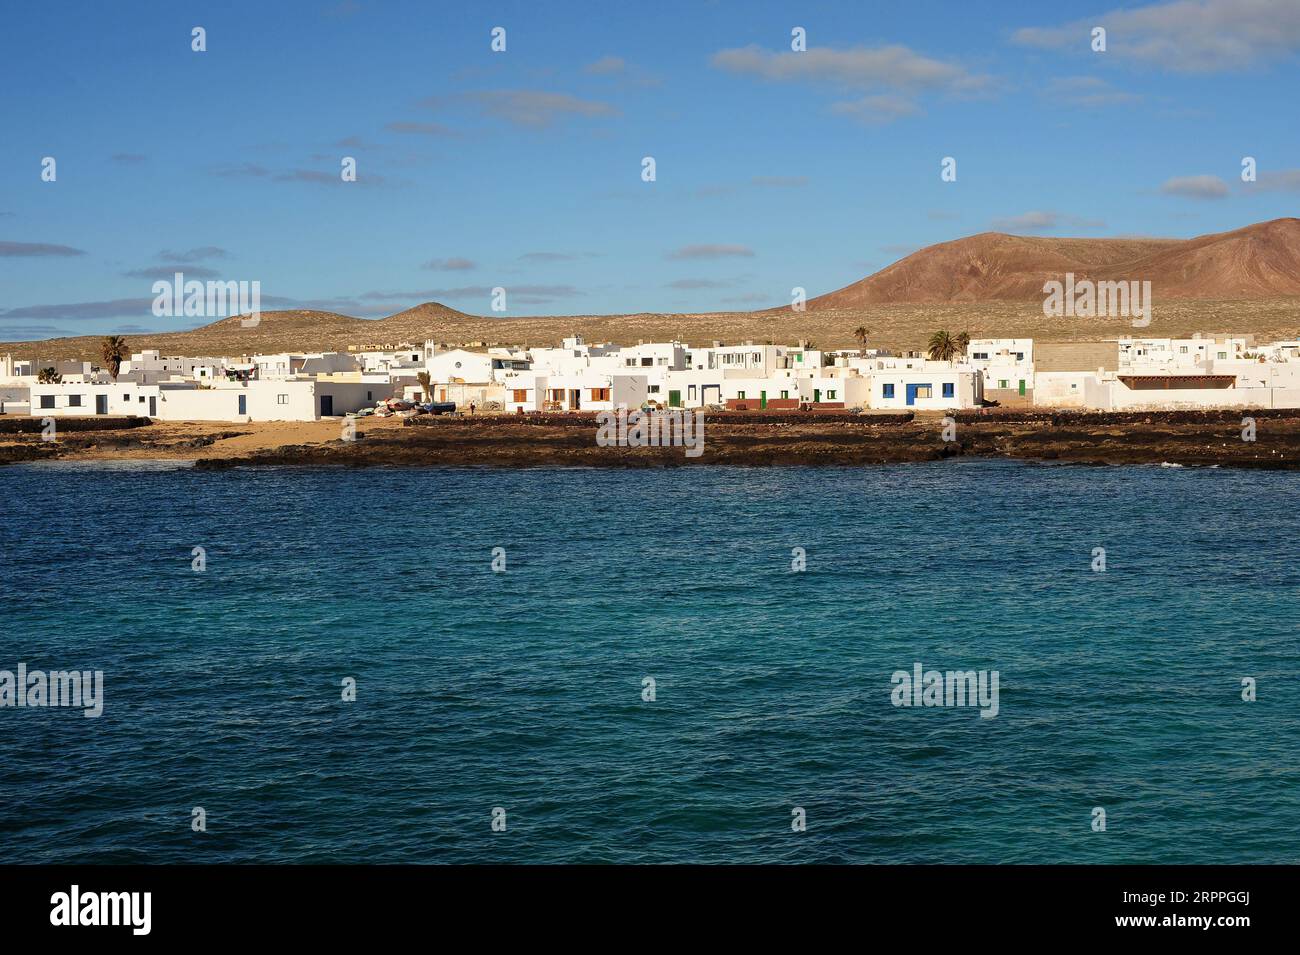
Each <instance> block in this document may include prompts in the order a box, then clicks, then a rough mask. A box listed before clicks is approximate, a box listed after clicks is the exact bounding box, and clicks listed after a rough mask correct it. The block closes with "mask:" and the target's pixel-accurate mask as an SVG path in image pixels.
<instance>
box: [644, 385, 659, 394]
mask: <svg viewBox="0 0 1300 955" xmlns="http://www.w3.org/2000/svg"><path fill="white" fill-rule="evenodd" d="M645 390H646V391H648V392H650V394H652V395H657V394H658V393H659V386H658V385H646V387H645Z"/></svg>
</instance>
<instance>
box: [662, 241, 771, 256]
mask: <svg viewBox="0 0 1300 955" xmlns="http://www.w3.org/2000/svg"><path fill="white" fill-rule="evenodd" d="M753 255H754V250H753V249H751V248H750V247H749V246H746V245H717V244H715V245H684V246H682V247H681V248H680V249H674V250H673V251H672V252H669V253H668V255H667V258H670V259H725V258H728V257H731V256H739V257H744V258H751V257H753Z"/></svg>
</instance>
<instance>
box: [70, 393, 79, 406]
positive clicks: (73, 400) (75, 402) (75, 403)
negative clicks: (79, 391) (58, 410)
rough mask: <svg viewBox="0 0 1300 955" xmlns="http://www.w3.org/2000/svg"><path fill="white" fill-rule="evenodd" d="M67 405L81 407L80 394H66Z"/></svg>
mask: <svg viewBox="0 0 1300 955" xmlns="http://www.w3.org/2000/svg"><path fill="white" fill-rule="evenodd" d="M68 407H69V408H80V407H81V395H68Z"/></svg>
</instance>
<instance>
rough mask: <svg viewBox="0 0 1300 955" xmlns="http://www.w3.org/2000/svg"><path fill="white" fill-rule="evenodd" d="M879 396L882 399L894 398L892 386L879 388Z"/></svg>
mask: <svg viewBox="0 0 1300 955" xmlns="http://www.w3.org/2000/svg"><path fill="white" fill-rule="evenodd" d="M880 395H881V397H882V398H892V397H894V386H893V385H883V386H881V392H880Z"/></svg>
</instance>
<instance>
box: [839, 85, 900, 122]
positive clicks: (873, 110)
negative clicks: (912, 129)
mask: <svg viewBox="0 0 1300 955" xmlns="http://www.w3.org/2000/svg"><path fill="white" fill-rule="evenodd" d="M831 112H832V113H838V114H839V115H841V116H848V117H849V118H851V119H855V120H857V121H858V122H860V123H866V124H868V125H878V124H881V123H890V122H893V121H894V120H896V119H899V118H901V117H903V116H911V115H912V114H913V113H916V112H918V107H917V105H916V103H915V102H914V101H913V100H911V99H909V98H908V97H906V96H899V95H898V94H897V93H876V94H874V95H872V96H864V97H862V98H861V99H855V100H847V101H845V102H842V103H834V104H832V105H831Z"/></svg>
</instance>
